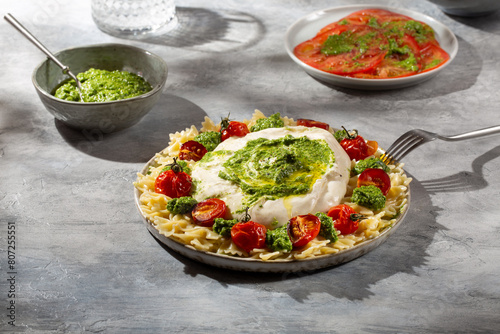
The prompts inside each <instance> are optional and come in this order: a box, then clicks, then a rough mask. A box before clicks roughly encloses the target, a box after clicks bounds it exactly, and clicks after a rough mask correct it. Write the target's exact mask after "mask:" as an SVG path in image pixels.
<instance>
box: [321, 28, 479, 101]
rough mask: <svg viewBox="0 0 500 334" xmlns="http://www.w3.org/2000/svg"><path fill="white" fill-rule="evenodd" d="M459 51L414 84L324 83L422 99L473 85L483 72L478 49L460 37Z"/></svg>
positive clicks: (391, 96) (377, 94)
mask: <svg viewBox="0 0 500 334" xmlns="http://www.w3.org/2000/svg"><path fill="white" fill-rule="evenodd" d="M457 39H458V45H459V46H458V53H457V55H456V57H455V59H453V61H452V62H451V63H450V64H449V65H448V67H446V68H444V69H443V70H442V71H441V72H440V73H438V74H437V75H436V76H435V77H433V78H431V79H429V80H427V81H425V82H422V83H420V84H418V85H415V86H410V87H407V88H402V89H396V90H377V91H370V90H356V89H348V88H342V87H337V86H333V85H330V84H328V83H325V82H323V81H319V80H317V81H318V82H320V83H321V84H323V85H326V86H328V87H330V88H333V89H336V90H339V91H341V92H344V93H346V94H349V95H352V96H359V97H363V98H364V97H372V98H378V99H380V100H390V101H393V100H398V101H399V100H405V101H409V100H420V99H429V98H433V97H438V96H443V95H447V94H452V93H455V92H459V91H463V90H467V89H469V88H470V87H472V86H473V85H474V84H475V83H476V80H477V77H478V76H479V73H481V69H482V67H483V62H482V59H481V56H480V55H479V53H478V51H477V50H476V49H475V48H474V47H473V46H472V45H471V44H470V43H468V42H467V41H465V40H464V39H462V38H460V37H458V36H457Z"/></svg>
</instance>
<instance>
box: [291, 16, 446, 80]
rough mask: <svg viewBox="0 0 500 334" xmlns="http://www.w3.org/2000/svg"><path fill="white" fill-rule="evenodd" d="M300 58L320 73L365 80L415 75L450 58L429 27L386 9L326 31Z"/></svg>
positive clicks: (302, 48) (300, 49)
mask: <svg viewBox="0 0 500 334" xmlns="http://www.w3.org/2000/svg"><path fill="white" fill-rule="evenodd" d="M294 54H295V55H296V56H297V58H299V59H300V60H301V61H303V62H304V63H306V64H308V65H310V66H312V67H315V68H317V69H319V70H322V71H325V72H329V73H333V74H338V75H343V76H349V77H355V78H365V79H386V78H397V77H405V76H409V75H414V74H418V73H422V72H425V71H429V70H431V69H434V68H436V67H438V66H441V65H442V64H444V63H445V62H446V61H447V60H448V59H449V55H448V54H447V53H446V51H444V50H443V49H442V48H441V47H440V46H439V43H438V41H437V40H436V38H435V35H434V31H433V29H432V28H431V27H430V26H429V25H427V24H426V23H424V22H419V21H416V20H413V19H412V18H410V17H408V16H404V15H401V14H397V13H393V12H390V11H387V10H382V9H366V10H361V11H358V12H355V13H352V14H350V15H348V16H346V17H345V18H343V19H341V20H339V21H337V22H334V23H331V24H329V25H327V26H325V27H324V28H322V29H321V30H320V31H319V32H318V34H317V35H316V36H315V37H314V38H312V39H310V40H308V41H305V42H303V43H301V44H299V45H297V46H296V47H295V49H294Z"/></svg>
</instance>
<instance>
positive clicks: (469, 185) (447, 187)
mask: <svg viewBox="0 0 500 334" xmlns="http://www.w3.org/2000/svg"><path fill="white" fill-rule="evenodd" d="M498 157H500V146H497V147H495V148H493V149H491V150H489V151H488V152H486V153H484V154H483V155H481V156H479V157H477V158H476V159H474V161H473V162H472V172H470V171H462V172H459V173H456V174H453V175H450V176H446V177H443V178H439V179H433V180H427V181H422V186H423V187H424V188H425V190H426V191H427V192H428V193H431V194H434V193H441V192H468V191H475V190H480V189H483V188H486V187H487V186H488V182H487V181H486V179H485V178H484V175H483V167H484V165H485V164H486V163H487V162H489V161H491V160H494V159H496V158H498Z"/></svg>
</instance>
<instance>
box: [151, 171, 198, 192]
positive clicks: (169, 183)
mask: <svg viewBox="0 0 500 334" xmlns="http://www.w3.org/2000/svg"><path fill="white" fill-rule="evenodd" d="M192 183H193V182H192V180H191V176H189V175H188V174H186V173H185V172H182V171H180V172H175V171H173V170H172V169H170V170H167V171H164V172H161V173H160V175H158V177H157V178H156V180H155V192H157V193H159V194H163V195H166V196H168V197H170V198H178V197H184V196H188V195H189V193H190V192H191V186H192Z"/></svg>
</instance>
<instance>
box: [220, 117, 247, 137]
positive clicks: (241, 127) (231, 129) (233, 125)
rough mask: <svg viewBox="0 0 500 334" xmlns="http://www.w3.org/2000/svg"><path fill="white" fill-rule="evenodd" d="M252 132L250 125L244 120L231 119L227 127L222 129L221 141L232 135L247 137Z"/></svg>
mask: <svg viewBox="0 0 500 334" xmlns="http://www.w3.org/2000/svg"><path fill="white" fill-rule="evenodd" d="M249 133H250V130H248V127H247V125H246V124H245V123H243V122H237V121H231V122H229V123H228V125H227V127H224V128H222V129H221V141H224V140H226V139H228V138H230V137H245V136H246V135H247V134H249Z"/></svg>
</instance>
